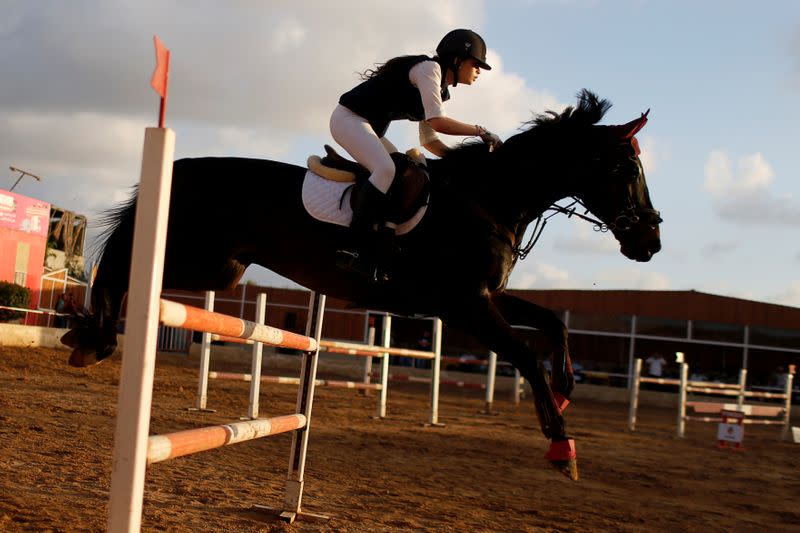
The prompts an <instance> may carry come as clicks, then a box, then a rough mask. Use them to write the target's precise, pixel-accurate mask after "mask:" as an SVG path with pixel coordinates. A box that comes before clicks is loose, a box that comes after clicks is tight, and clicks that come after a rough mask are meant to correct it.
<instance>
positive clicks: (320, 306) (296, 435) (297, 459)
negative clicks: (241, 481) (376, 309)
mask: <svg viewBox="0 0 800 533" xmlns="http://www.w3.org/2000/svg"><path fill="white" fill-rule="evenodd" d="M324 313H325V295H324V294H317V293H315V292H312V293H311V297H310V299H309V303H308V321H307V322H306V336H308V337H310V336H312V335H313V336H314V338H315V339H316V340H317V349H316V351H314V352H304V353H303V362H302V365H301V368H300V387H299V389H298V391H297V409H296V412H297V413H299V414H302V415H304V416H305V417H306V425H305V426H304V427H303V428H302V429H299V430H297V431H294V432H293V433H292V450H291V453H290V455H289V475H288V478H287V480H286V496H285V498H284V504H285V506H286V508H287V509H286V510H285V511H284V512H283V513H282V514H281V516H282V517H284V518H286V519H288V521H289V522H290V523H291V522H293V521H294V519H295V518H296V517H297V515H299V514H300V507H301V504H302V499H303V485H304V483H305V481H304V479H303V476H304V474H305V469H306V453H307V451H308V434H309V430H310V428H311V407H312V405H313V403H314V386H315V384H316V378H317V362H318V360H319V342H320V340H321V339H322V319H323V314H324Z"/></svg>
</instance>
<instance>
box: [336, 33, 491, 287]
mask: <svg viewBox="0 0 800 533" xmlns="http://www.w3.org/2000/svg"><path fill="white" fill-rule="evenodd" d="M481 69H483V70H491V67H490V66H489V65H487V64H486V43H485V42H484V40H483V38H481V36H480V35H478V34H477V33H475V32H474V31H472V30H464V29H459V30H453V31H451V32H450V33H448V34H447V35H445V36H444V38H443V39H442V41H441V42H440V43H439V46H437V47H436V55H435V56H434V57H428V56H425V55H417V56H401V57H395V58H394V59H390V60H389V61H387V62H386V63H384V64H383V65H380V66H379V67H378V68H377V69H376V70H368V71H367V72H366V73H365V74H364V75H363V76H362V77H363V78H364V81H363V82H362V83H361V84H360V85H357V86H356V87H355V88H353V89H351V90H350V91H348V92H346V93H344V94H343V95H342V96H341V98H339V105H338V106H337V107H336V109H334V111H333V115H332V116H331V122H330V128H331V134H332V135H333V138H334V140H335V141H336V142H337V143H339V145H340V146H342V148H344V149H345V150H347V152H348V153H349V154H350V155H351V156H352V157H353V158H354V159H355V160H356V161H358V162H359V163H361V164H362V165H364V167H366V168H367V170H369V171H370V177H369V182H368V183H367V184H366V186H365V187H363V188H362V189H361V193H360V194H359V196H358V197H357V198H356V199H355V204H354V205H355V209H354V213H353V221H352V222H351V224H350V227H351V228H353V229H354V230H355V232H356V234H357V236H358V238H359V240H361V241H362V242H366V243H372V244H373V245H372V246H370V248H373V249H374V250H373V255H374V256H375V257H373V260H372V261H371V262H369V264H368V265H364V264H363V260H362V259H361V258H360V257H359V255H360V254H358V253H355V252H350V251H345V250H341V251H340V254H345V255H348V254H349V256H350V257H351V261H350V262H349V263H350V267H351V268H352V270H355V271H360V272H363V273H366V274H367V275H369V276H370V278H372V280H373V281H385V280H387V279H388V275H387V273H386V270H385V269H384V267H385V265H383V264H382V263H383V262H384V261H385V260H386V259H388V258H387V257H386V255H387V254H386V253H384V252H386V251H387V250H389V249H391V247H392V245H391V244H390V243H391V241H392V237H393V235H394V230H393V229H390V228H386V227H385V220H384V213H385V212H386V209H385V206H384V204H385V201H386V192H387V191H388V190H389V187H390V186H391V184H392V181H393V180H394V175H395V166H394V163H393V162H392V158H391V157H389V151H393V152H394V151H397V149H396V148H395V147H394V146H393V145H392V143H391V142H389V141H388V140H387V139H386V138H384V135H385V134H386V130H387V129H388V127H389V123H390V122H391V121H393V120H401V119H407V120H411V121H418V122H419V123H420V126H419V131H420V143H421V144H422V145H423V146H424V147H425V148H426V149H427V150H429V151H430V152H431V153H433V154H434V155H437V156H441V155H443V154H444V152H445V151H447V149H448V148H447V146H446V145H445V144H444V143H443V142H442V141H441V140H440V139H439V136H438V135H437V132H438V133H444V134H447V135H476V136H479V137H480V138H481V139H482V140H483V141H484V142H486V143H488V144H489V145H490V146H499V145H500V144H501V141H500V138H499V137H497V135H494V134H493V133H490V132H489V131H487V130H486V129H485V128H483V127H482V126H476V125H472V124H466V123H464V122H459V121H458V120H455V119H453V118H450V117H448V116H447V115H446V114H445V112H444V108H443V106H442V102H444V101H446V100H448V99H449V98H450V94H449V90H448V88H449V86H450V85H452V86H453V87H455V86H456V85H458V84H459V83H463V84H465V85H472V83H474V82H475V81H476V80H477V79H478V75H479V74H480V71H481ZM376 224H377V225H378V230H377V234H376V233H375V230H374V229H373V228H374V226H375V225H376ZM354 261H355V262H356V263H357V262H361V263H362V264H361V265H358V266H357V267H355V266H353V262H354ZM343 262H346V261H343Z"/></svg>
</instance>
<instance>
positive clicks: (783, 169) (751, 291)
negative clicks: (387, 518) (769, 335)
mask: <svg viewBox="0 0 800 533" xmlns="http://www.w3.org/2000/svg"><path fill="white" fill-rule="evenodd" d="M298 6H299V7H298ZM456 27H467V28H472V29H475V30H476V31H478V32H480V33H481V34H482V35H483V36H484V37H485V39H486V41H487V44H488V47H489V62H490V63H491V64H492V65H493V66H494V67H495V68H494V69H493V70H492V71H491V72H484V73H482V75H481V78H480V80H479V81H478V83H477V84H475V85H474V86H472V87H466V88H465V87H458V88H456V90H454V91H453V99H452V100H451V101H450V102H448V104H447V111H448V113H449V114H450V115H451V116H453V117H455V118H457V119H459V120H463V121H465V122H469V123H480V124H483V125H485V126H486V127H488V128H489V129H491V130H493V131H496V132H497V133H499V134H500V135H501V136H503V137H505V136H508V135H511V134H513V133H514V132H515V131H516V128H517V127H518V126H519V125H520V124H521V123H522V122H524V121H526V120H528V119H529V118H531V116H532V113H540V112H543V111H545V110H547V109H555V110H560V109H562V108H563V107H564V106H565V105H569V104H571V103H573V102H574V96H575V94H576V93H577V91H578V90H580V89H581V88H583V87H586V88H589V89H592V90H594V91H595V92H597V93H598V94H599V95H600V96H601V97H604V98H608V99H609V100H611V101H612V102H613V103H614V107H613V108H612V109H611V111H610V112H609V113H608V115H607V116H606V119H605V120H604V123H606V124H612V123H623V122H627V121H628V120H631V119H632V118H634V117H636V116H638V114H639V113H641V112H643V111H645V110H646V109H648V108H650V109H651V113H650V121H649V123H648V125H647V126H646V128H645V129H644V130H643V131H642V132H641V133H640V134H639V139H640V143H641V146H642V149H643V162H644V165H645V170H646V172H647V176H648V182H649V185H650V191H651V195H652V198H653V201H654V204H655V206H656V207H657V208H658V209H660V210H661V211H662V215H663V217H664V220H665V222H664V224H663V225H662V237H663V244H664V248H663V250H662V252H661V253H660V254H658V255H656V256H655V257H654V259H653V260H652V261H651V262H650V263H646V264H641V263H632V262H630V261H628V260H627V259H625V258H624V257H623V256H622V255H620V254H619V252H618V247H617V246H616V245H615V243H614V241H613V239H612V238H611V237H610V236H608V235H600V234H596V233H594V232H593V231H592V230H591V228H590V226H589V225H588V224H585V223H580V222H578V221H575V220H566V219H553V220H552V221H551V223H550V224H548V228H547V230H546V231H545V233H544V235H543V237H542V239H541V240H540V242H539V244H538V245H537V248H536V249H535V251H534V252H533V253H532V254H531V256H529V258H528V259H527V260H525V261H524V262H522V263H520V264H519V265H518V266H517V269H516V271H515V273H514V275H513V276H512V278H511V286H512V287H517V288H589V289H592V288H594V289H665V290H686V289H695V290H700V291H705V292H712V293H715V294H722V295H729V296H737V297H743V298H749V299H755V300H760V301H767V302H775V303H783V304H788V305H794V306H800V273H798V267H800V244H798V239H797V230H798V228H800V175H798V171H797V170H798V166H800V163H798V157H797V155H798V154H797V152H798V143H797V140H798V139H799V138H800V135H798V134H800V126H798V123H800V111H799V110H798V105H797V97H798V95H799V94H800V2H794V1H790V0H784V1H766V2H761V3H756V2H744V1H735V0H734V1H695V2H685V1H648V0H617V1H601V0H594V1H588V0H586V1H584V0H563V1H557V0H551V1H545V0H543V1H534V0H531V1H523V0H518V1H495V2H481V1H477V0H473V1H456V0H451V1H440V2H424V1H415V0H408V1H405V2H402V3H398V2H389V1H376V2H363V1H359V2H356V1H349V0H340V1H337V2H322V1H318V2H289V1H276V2H248V1H232V2H211V1H203V0H201V1H187V0H182V1H171V2H155V1H136V2H134V1H127V0H126V1H111V2H105V3H101V4H98V3H96V2H88V1H83V0H78V1H73V2H54V1H53V2H50V1H40V2H27V1H14V0H12V1H8V2H5V3H4V20H3V21H0V69H2V70H1V71H2V72H3V83H2V84H0V120H2V123H3V124H4V127H3V128H2V129H1V130H0V162H2V163H3V168H4V169H5V168H7V166H8V165H13V166H16V167H20V168H24V169H26V170H30V171H31V172H34V173H36V174H39V175H41V176H43V177H44V180H43V181H42V182H33V181H31V180H29V179H26V180H23V181H22V182H21V183H20V185H18V186H17V188H16V189H15V192H19V193H21V194H26V195H29V196H34V197H37V198H41V199H44V200H47V201H50V202H52V203H55V204H57V205H59V206H60V207H63V208H67V209H72V210H76V211H78V212H81V213H85V214H87V215H88V216H89V217H90V219H91V218H92V217H93V216H94V215H96V214H97V213H98V212H99V211H100V210H102V209H104V208H107V207H108V206H110V205H112V204H113V203H114V202H115V201H118V200H121V199H123V198H125V197H126V195H127V189H128V187H129V186H130V185H131V184H132V183H134V181H135V180H136V179H137V176H138V173H139V161H140V157H141V145H142V136H143V129H144V128H145V127H147V126H152V125H154V122H155V118H156V115H157V110H158V101H157V97H156V95H155V93H153V91H152V90H151V89H150V88H149V85H148V80H149V77H150V74H151V72H152V69H153V50H152V35H153V34H158V35H159V36H160V37H161V39H162V40H163V41H164V42H165V43H166V45H167V46H168V47H169V48H170V49H171V50H172V54H173V59H172V70H171V76H172V78H171V86H170V103H169V108H168V117H167V120H168V124H169V125H170V126H171V127H172V128H173V129H174V130H175V131H176V134H177V139H178V142H177V152H178V153H177V155H178V157H184V156H201V155H237V156H252V157H264V158H270V159H278V160H283V161H288V162H293V163H300V164H302V163H303V162H304V161H305V159H306V157H307V155H308V154H309V153H312V152H314V153H317V152H319V151H320V147H321V145H322V144H323V143H326V142H328V143H330V142H331V141H330V135H329V133H328V127H327V124H328V117H329V115H330V112H331V110H332V109H333V107H334V105H335V102H336V101H337V99H338V96H339V95H340V94H341V93H342V92H344V91H345V90H347V89H349V88H350V86H352V85H353V84H355V83H356V81H357V78H356V75H355V73H356V72H357V71H362V70H364V69H365V68H367V67H370V66H372V65H373V64H374V63H378V62H381V61H384V60H386V59H388V58H390V57H392V56H394V55H399V54H407V53H430V52H432V50H433V49H434V48H435V46H436V43H437V42H438V40H439V39H440V38H441V36H442V35H443V34H444V33H446V32H447V31H448V30H450V29H452V28H456ZM388 137H389V138H390V139H392V141H394V142H395V144H397V145H398V146H401V147H410V146H412V145H414V144H416V140H415V137H416V135H415V128H414V127H413V125H410V124H407V123H406V124H403V123H399V124H395V125H393V126H392V127H391V129H390V130H389V134H388ZM445 140H446V141H447V142H451V143H454V142H457V141H458V140H459V138H446V139H445ZM4 172H6V175H5V178H2V179H0V188H6V189H7V188H9V187H10V186H11V185H12V184H13V183H14V181H15V180H16V177H17V174H15V173H12V172H11V171H7V170H4ZM266 204H268V201H267V202H266ZM246 277H248V278H250V279H253V280H255V281H258V282H261V283H272V284H277V285H287V284H288V282H287V281H286V280H283V279H279V278H276V277H275V276H274V275H271V274H270V273H268V272H267V271H265V270H264V269H260V268H251V269H250V270H248V272H247V274H246Z"/></svg>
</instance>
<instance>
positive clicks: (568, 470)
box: [550, 459, 578, 481]
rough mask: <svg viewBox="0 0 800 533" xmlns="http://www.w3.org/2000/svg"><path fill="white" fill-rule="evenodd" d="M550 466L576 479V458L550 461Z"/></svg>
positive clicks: (573, 479)
mask: <svg viewBox="0 0 800 533" xmlns="http://www.w3.org/2000/svg"><path fill="white" fill-rule="evenodd" d="M550 466H552V467H553V468H555V469H556V470H558V471H559V472H561V473H562V474H564V475H565V476H567V477H568V478H570V479H571V480H572V481H578V460H577V459H568V460H566V461H550Z"/></svg>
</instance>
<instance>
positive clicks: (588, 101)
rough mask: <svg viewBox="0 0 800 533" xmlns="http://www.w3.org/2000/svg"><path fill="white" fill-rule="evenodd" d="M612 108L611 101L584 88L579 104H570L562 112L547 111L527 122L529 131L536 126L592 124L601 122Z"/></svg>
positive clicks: (580, 93) (580, 94)
mask: <svg viewBox="0 0 800 533" xmlns="http://www.w3.org/2000/svg"><path fill="white" fill-rule="evenodd" d="M610 108H611V102H609V101H608V100H606V99H603V98H599V97H598V96H597V95H596V94H594V93H593V92H591V91H590V90H588V89H582V90H581V91H580V92H579V93H578V104H577V105H576V106H568V107H567V108H565V109H564V111H562V112H561V113H556V112H555V111H545V112H544V113H543V114H541V115H537V116H536V117H535V118H534V119H533V120H530V121H528V122H526V123H525V124H526V125H527V126H528V128H527V130H528V131H530V130H532V129H534V128H543V127H552V126H560V127H570V126H591V125H593V124H597V123H598V122H600V120H601V119H602V118H603V116H604V115H605V114H606V112H607V111H608V110H609V109H610Z"/></svg>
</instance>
